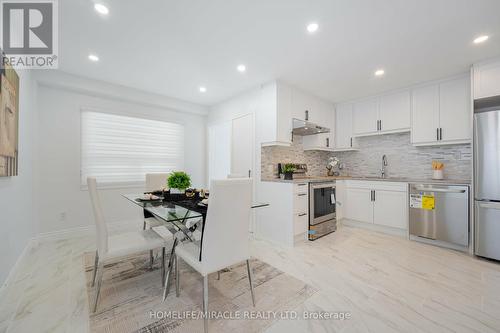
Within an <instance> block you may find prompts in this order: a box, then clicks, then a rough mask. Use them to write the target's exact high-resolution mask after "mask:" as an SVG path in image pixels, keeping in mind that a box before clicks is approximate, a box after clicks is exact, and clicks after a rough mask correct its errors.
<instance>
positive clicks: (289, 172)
mask: <svg viewBox="0 0 500 333" xmlns="http://www.w3.org/2000/svg"><path fill="white" fill-rule="evenodd" d="M295 170H296V169H295V166H294V165H293V164H291V163H287V164H285V165H284V166H283V170H282V172H283V174H284V175H285V179H286V180H292V179H293V172H294V171H295Z"/></svg>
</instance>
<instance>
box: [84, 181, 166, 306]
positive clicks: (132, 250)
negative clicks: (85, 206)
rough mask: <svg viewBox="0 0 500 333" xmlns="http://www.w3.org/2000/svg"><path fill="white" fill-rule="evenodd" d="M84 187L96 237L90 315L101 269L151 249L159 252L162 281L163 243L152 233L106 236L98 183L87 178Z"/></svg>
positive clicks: (98, 287)
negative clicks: (94, 288) (160, 253)
mask: <svg viewBox="0 0 500 333" xmlns="http://www.w3.org/2000/svg"><path fill="white" fill-rule="evenodd" d="M87 185H88V190H89V194H90V201H91V203H92V209H93V212H94V220H95V225H96V235H97V251H96V254H95V262H94V273H93V277H92V287H94V285H95V283H96V277H97V287H96V290H95V298H94V304H93V308H92V311H93V312H95V311H96V310H97V303H98V301H99V294H100V291H101V284H102V276H103V273H104V265H106V264H108V263H111V262H116V261H118V260H119V259H121V258H123V257H126V256H129V255H133V254H139V253H141V252H145V251H148V250H152V249H159V248H161V249H162V266H161V268H162V269H161V283H162V284H163V283H164V281H165V240H164V239H163V238H162V237H160V236H159V235H158V234H157V233H156V232H155V231H153V230H150V229H148V230H138V231H132V232H126V233H121V234H118V235H111V236H110V235H108V228H107V226H106V222H105V221H104V215H103V212H102V208H101V203H100V200H99V194H98V193H97V182H96V179H95V178H94V177H89V178H87Z"/></svg>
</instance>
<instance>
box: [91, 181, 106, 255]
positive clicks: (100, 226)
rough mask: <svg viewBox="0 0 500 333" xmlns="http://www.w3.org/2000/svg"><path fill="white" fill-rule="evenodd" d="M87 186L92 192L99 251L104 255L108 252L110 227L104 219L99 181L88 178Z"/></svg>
mask: <svg viewBox="0 0 500 333" xmlns="http://www.w3.org/2000/svg"><path fill="white" fill-rule="evenodd" d="M87 186H88V189H89V194H90V201H91V203H92V210H93V211H94V220H95V226H96V236H97V252H98V253H99V255H100V256H103V255H104V254H106V253H107V252H108V228H107V227H106V222H105V221H104V214H103V213H102V208H101V202H100V200H99V194H98V193H97V181H96V179H95V178H94V177H88V178H87Z"/></svg>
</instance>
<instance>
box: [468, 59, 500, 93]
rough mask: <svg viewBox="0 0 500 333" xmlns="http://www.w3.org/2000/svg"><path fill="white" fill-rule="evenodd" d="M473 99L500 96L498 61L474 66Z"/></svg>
mask: <svg viewBox="0 0 500 333" xmlns="http://www.w3.org/2000/svg"><path fill="white" fill-rule="evenodd" d="M473 73H474V75H473V76H474V99H480V98H485V97H492V96H500V59H496V60H495V61H489V62H485V63H481V64H478V65H474V67H473Z"/></svg>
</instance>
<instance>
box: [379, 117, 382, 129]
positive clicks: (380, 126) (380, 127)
mask: <svg viewBox="0 0 500 333" xmlns="http://www.w3.org/2000/svg"><path fill="white" fill-rule="evenodd" d="M379 122H380V125H379V131H381V130H382V119H380V120H379Z"/></svg>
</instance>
